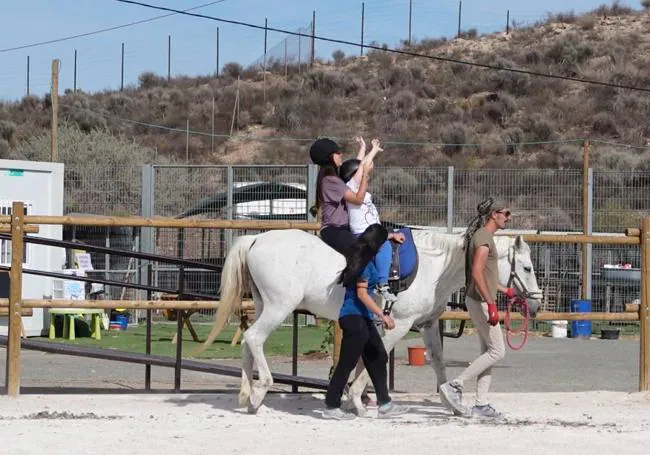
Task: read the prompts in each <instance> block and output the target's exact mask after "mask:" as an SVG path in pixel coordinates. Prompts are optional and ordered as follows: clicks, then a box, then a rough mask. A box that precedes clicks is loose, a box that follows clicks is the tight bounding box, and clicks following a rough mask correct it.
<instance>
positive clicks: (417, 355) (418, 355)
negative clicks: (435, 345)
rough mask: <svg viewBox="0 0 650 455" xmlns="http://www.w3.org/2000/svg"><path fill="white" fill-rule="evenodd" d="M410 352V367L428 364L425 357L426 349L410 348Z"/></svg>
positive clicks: (422, 347) (420, 347)
mask: <svg viewBox="0 0 650 455" xmlns="http://www.w3.org/2000/svg"><path fill="white" fill-rule="evenodd" d="M408 351H409V365H413V366H418V367H420V366H422V365H426V363H427V360H426V357H425V353H426V352H427V348H426V347H424V346H409V347H408Z"/></svg>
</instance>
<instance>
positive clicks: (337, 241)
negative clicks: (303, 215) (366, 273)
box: [320, 226, 356, 255]
mask: <svg viewBox="0 0 650 455" xmlns="http://www.w3.org/2000/svg"><path fill="white" fill-rule="evenodd" d="M320 238H321V239H322V240H323V242H325V243H327V244H328V245H329V246H331V247H332V248H334V249H335V250H336V251H338V252H339V253H341V254H343V255H345V252H346V250H347V249H348V248H350V247H351V246H352V244H353V243H354V242H355V241H356V237H355V236H354V234H353V233H352V231H350V228H349V227H348V226H327V227H326V228H323V229H321V231H320Z"/></svg>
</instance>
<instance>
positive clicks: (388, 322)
mask: <svg viewBox="0 0 650 455" xmlns="http://www.w3.org/2000/svg"><path fill="white" fill-rule="evenodd" d="M381 319H382V321H384V327H386V328H387V329H388V330H393V329H394V328H395V321H393V318H391V317H390V316H387V315H385V314H384V315H382V317H381Z"/></svg>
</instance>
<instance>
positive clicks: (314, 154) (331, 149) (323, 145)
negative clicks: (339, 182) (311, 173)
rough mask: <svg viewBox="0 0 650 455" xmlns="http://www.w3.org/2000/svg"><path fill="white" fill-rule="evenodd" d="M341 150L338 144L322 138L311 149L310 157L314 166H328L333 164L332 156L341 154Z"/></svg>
mask: <svg viewBox="0 0 650 455" xmlns="http://www.w3.org/2000/svg"><path fill="white" fill-rule="evenodd" d="M340 152H341V149H340V148H339V146H338V144H337V143H336V142H334V141H333V140H331V139H327V138H322V139H318V140H316V141H315V142H314V143H313V144H312V145H311V148H310V149H309V157H310V158H311V161H312V162H313V163H314V164H317V165H319V166H327V165H328V164H333V162H332V158H331V155H332V154H333V153H340Z"/></svg>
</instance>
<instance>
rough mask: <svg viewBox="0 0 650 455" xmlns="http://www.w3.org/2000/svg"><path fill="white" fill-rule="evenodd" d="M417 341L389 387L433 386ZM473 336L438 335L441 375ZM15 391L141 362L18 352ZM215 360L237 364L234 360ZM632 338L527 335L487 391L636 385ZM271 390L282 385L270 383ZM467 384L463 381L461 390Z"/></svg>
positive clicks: (203, 386) (135, 368) (74, 381)
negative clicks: (416, 358)
mask: <svg viewBox="0 0 650 455" xmlns="http://www.w3.org/2000/svg"><path fill="white" fill-rule="evenodd" d="M420 343H421V341H420V340H419V339H417V338H416V339H411V340H403V341H402V342H401V343H400V344H399V345H398V347H397V349H396V359H397V360H396V372H395V388H396V390H397V391H402V392H412V393H432V394H434V393H435V392H436V382H435V376H434V374H433V370H432V369H431V368H430V367H429V366H423V367H414V366H409V365H408V361H407V355H408V354H407V349H406V347H407V346H408V345H413V344H420ZM478 349H479V348H478V340H477V338H476V336H475V335H470V334H465V335H463V336H462V337H461V338H460V339H445V355H446V363H447V366H448V375H449V377H450V378H451V377H453V376H454V375H455V374H457V373H458V372H459V371H460V370H461V368H462V367H464V366H466V365H467V364H468V363H469V362H471V361H472V360H473V359H474V357H476V355H477V354H478ZM5 358H6V351H5V350H4V348H0V362H2V367H0V384H2V385H4V382H5V379H4V376H5V367H4V364H5ZM22 358H23V362H22V365H23V371H22V386H23V393H37V392H42V391H44V390H45V391H51V390H50V388H53V387H64V388H65V389H61V390H58V391H61V392H63V391H66V390H67V391H78V389H83V388H92V389H102V390H104V391H105V392H111V391H113V392H114V391H123V392H128V391H134V390H143V389H144V366H140V365H134V364H128V363H118V362H108V361H103V360H95V359H88V358H80V357H71V356H65V355H55V354H45V353H41V352H35V351H23V352H22ZM214 362H215V363H224V364H228V365H240V361H239V360H220V361H214ZM269 363H270V366H271V370H272V371H275V372H283V373H291V359H290V358H283V357H273V358H270V359H269ZM330 365H331V359H329V358H327V359H322V360H301V361H300V363H299V365H298V374H300V375H302V376H309V377H317V378H327V374H328V371H329V368H330ZM638 365H639V342H638V341H637V340H616V341H612V340H600V339H596V338H594V339H591V340H581V339H570V338H566V339H554V338H548V337H532V338H530V339H529V342H528V344H527V345H526V346H525V347H524V349H523V350H522V351H512V350H510V349H509V348H507V352H506V358H505V359H504V360H503V361H502V362H501V363H500V364H499V365H498V366H497V367H495V368H494V371H493V381H492V388H491V390H492V391H494V392H585V391H598V390H608V391H619V392H635V391H637V390H638V376H639V370H638ZM173 383H174V372H173V369H171V368H157V367H152V387H153V388H154V389H159V390H165V391H169V390H170V389H172V388H173ZM238 387H239V379H238V378H232V377H225V376H216V375H210V374H205V373H196V372H191V371H183V372H182V388H183V390H186V391H187V390H204V391H207V390H234V389H238ZM274 390H276V391H286V390H289V389H288V388H287V386H282V385H277V386H275V387H274ZM472 390H473V385H471V384H468V391H472Z"/></svg>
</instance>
